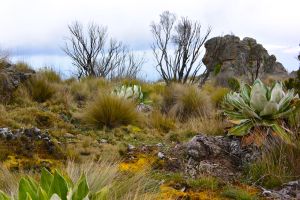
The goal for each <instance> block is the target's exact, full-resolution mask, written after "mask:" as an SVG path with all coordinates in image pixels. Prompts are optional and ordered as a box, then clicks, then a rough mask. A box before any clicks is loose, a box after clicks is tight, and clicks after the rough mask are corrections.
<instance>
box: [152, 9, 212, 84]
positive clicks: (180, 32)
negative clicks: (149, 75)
mask: <svg viewBox="0 0 300 200" xmlns="http://www.w3.org/2000/svg"><path fill="white" fill-rule="evenodd" d="M151 31H152V34H153V37H154V43H153V44H152V51H153V54H154V57H155V60H156V63H157V65H156V69H157V71H158V72H159V74H160V75H161V77H162V78H163V80H164V81H165V82H166V83H169V82H172V81H175V82H180V83H186V82H187V81H189V82H191V83H194V82H197V81H199V77H200V76H199V72H200V69H201V67H202V62H201V59H199V57H200V54H201V49H202V46H203V44H204V43H205V41H206V40H207V38H208V36H209V35H210V32H211V28H210V27H209V28H208V29H207V30H206V32H205V33H204V35H203V36H202V29H201V24H200V23H199V22H197V21H195V22H193V21H191V20H189V19H188V18H181V20H179V21H177V19H176V16H175V15H174V14H172V13H170V12H169V11H165V12H163V13H162V14H161V15H160V21H159V23H154V22H153V23H152V24H151Z"/></svg>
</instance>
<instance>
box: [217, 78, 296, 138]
mask: <svg viewBox="0 0 300 200" xmlns="http://www.w3.org/2000/svg"><path fill="white" fill-rule="evenodd" d="M223 103H224V113H225V115H227V116H228V118H229V119H230V121H231V122H232V123H234V124H235V126H233V127H232V128H231V129H229V131H228V134H229V135H234V136H245V135H247V134H249V133H250V131H251V129H253V128H254V127H265V128H267V130H272V131H273V133H274V134H275V135H277V136H278V137H280V138H281V139H282V140H283V141H285V142H288V143H289V142H290V141H291V139H290V134H289V133H290V131H289V130H288V129H287V128H286V127H284V126H283V123H282V122H283V119H284V118H286V117H288V115H290V114H291V113H292V112H293V111H294V110H295V109H296V105H297V104H298V103H299V97H298V95H295V93H294V90H293V89H292V90H288V91H286V92H285V91H284V90H283V85H282V83H280V82H277V83H276V84H274V85H273V86H272V87H267V86H266V85H265V84H264V83H262V82H261V81H260V80H259V79H258V80H256V81H255V82H254V84H253V86H249V85H247V84H244V85H242V86H241V89H240V91H239V92H231V93H229V94H227V95H226V96H225V98H224V102H223Z"/></svg>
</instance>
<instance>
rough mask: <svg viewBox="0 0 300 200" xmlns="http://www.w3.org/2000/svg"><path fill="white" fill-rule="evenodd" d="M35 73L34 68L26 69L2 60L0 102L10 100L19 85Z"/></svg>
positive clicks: (0, 62) (0, 63) (0, 61)
mask: <svg viewBox="0 0 300 200" xmlns="http://www.w3.org/2000/svg"><path fill="white" fill-rule="evenodd" d="M34 73H35V72H34V70H31V69H26V70H24V68H19V67H18V66H17V65H14V64H11V63H9V62H7V61H5V60H0V102H1V101H7V100H9V99H10V98H11V95H12V93H13V92H14V91H15V90H16V89H17V88H18V86H19V85H20V84H21V83H23V82H24V81H26V80H27V79H28V78H29V77H30V76H32V74H34Z"/></svg>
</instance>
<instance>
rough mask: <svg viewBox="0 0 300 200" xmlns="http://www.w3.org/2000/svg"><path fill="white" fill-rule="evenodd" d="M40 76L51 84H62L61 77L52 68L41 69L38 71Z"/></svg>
mask: <svg viewBox="0 0 300 200" xmlns="http://www.w3.org/2000/svg"><path fill="white" fill-rule="evenodd" d="M38 74H39V76H40V77H41V78H42V79H45V80H47V81H49V82H51V83H60V82H61V81H62V80H61V77H60V75H59V74H58V73H57V72H56V71H55V70H54V69H51V68H44V69H41V70H39V71H38Z"/></svg>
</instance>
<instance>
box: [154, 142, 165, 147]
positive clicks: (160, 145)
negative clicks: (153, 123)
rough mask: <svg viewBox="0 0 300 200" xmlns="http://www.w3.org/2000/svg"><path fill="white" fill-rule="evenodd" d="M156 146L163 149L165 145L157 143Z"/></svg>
mask: <svg viewBox="0 0 300 200" xmlns="http://www.w3.org/2000/svg"><path fill="white" fill-rule="evenodd" d="M156 146H157V147H163V146H164V145H163V144H162V143H157V144H156Z"/></svg>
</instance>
